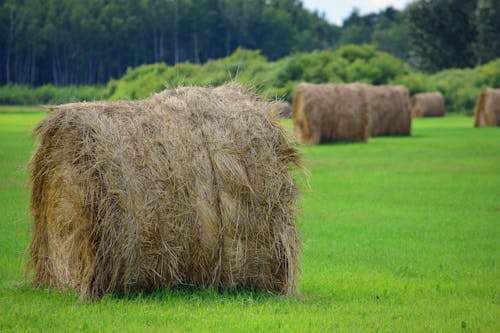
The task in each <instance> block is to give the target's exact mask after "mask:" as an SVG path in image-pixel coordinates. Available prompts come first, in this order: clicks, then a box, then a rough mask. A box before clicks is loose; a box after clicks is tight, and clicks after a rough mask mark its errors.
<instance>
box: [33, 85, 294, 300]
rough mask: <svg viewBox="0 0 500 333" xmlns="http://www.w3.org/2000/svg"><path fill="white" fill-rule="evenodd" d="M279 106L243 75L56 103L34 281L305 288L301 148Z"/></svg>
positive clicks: (44, 159) (39, 158)
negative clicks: (296, 173) (140, 96)
mask: <svg viewBox="0 0 500 333" xmlns="http://www.w3.org/2000/svg"><path fill="white" fill-rule="evenodd" d="M271 109H272V105H271V104H269V103H267V102H265V101H263V100H261V99H259V98H258V97H256V95H254V94H253V92H249V91H248V90H246V89H244V88H242V87H240V86H237V85H226V86H223V87H219V88H213V89H210V88H179V89H175V90H171V91H168V92H164V93H160V94H157V95H154V96H152V97H151V98H149V99H147V100H144V101H139V102H98V103H77V104H67V105H62V106H57V107H53V108H52V111H51V112H50V113H49V115H48V117H47V118H46V119H45V120H43V121H42V122H41V123H40V124H39V125H38V126H37V128H36V129H35V134H36V135H37V136H38V138H39V140H40V144H39V146H38V148H37V150H36V151H35V153H34V155H33V157H32V159H31V162H30V169H31V179H30V182H31V187H32V195H31V211H32V215H33V219H34V226H33V238H32V241H31V244H30V265H29V269H30V270H32V271H33V282H34V284H35V285H44V286H49V287H53V288H56V289H64V288H74V289H77V290H78V291H79V293H80V295H81V297H82V298H84V299H89V300H92V299H96V298H99V297H101V296H102V295H104V294H107V293H110V292H114V291H116V292H128V291H131V290H135V289H141V290H151V289H154V288H159V287H170V286H175V285H181V284H186V285H196V286H208V287H216V288H232V287H239V286H244V287H250V288H257V289H263V290H267V291H271V292H276V293H281V294H285V295H292V294H294V292H295V291H296V280H297V273H298V258H299V248H300V243H299V239H298V236H297V230H296V226H295V219H296V217H295V211H296V209H295V208H296V200H297V190H296V186H295V183H294V180H293V178H292V176H291V173H290V171H291V170H290V169H291V168H293V165H299V163H300V158H299V155H298V152H297V150H296V149H295V148H294V147H293V146H292V145H291V143H290V141H289V139H288V138H287V137H286V135H285V131H284V129H283V128H282V127H281V126H280V124H279V120H278V119H277V118H276V117H275V116H273V115H272V114H271V112H270V110H271Z"/></svg>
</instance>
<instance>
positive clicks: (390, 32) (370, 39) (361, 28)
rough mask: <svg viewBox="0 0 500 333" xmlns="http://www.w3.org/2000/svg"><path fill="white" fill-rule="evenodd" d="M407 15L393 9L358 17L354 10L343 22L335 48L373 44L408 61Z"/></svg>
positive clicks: (357, 11)
mask: <svg viewBox="0 0 500 333" xmlns="http://www.w3.org/2000/svg"><path fill="white" fill-rule="evenodd" d="M406 17H407V14H406V12H405V11H398V10H396V9H394V8H393V7H390V6H389V7H387V8H386V9H385V10H382V11H380V12H379V13H371V14H367V15H360V14H359V10H358V9H356V8H355V9H354V10H353V11H352V13H351V15H350V16H349V17H348V18H347V19H345V20H344V24H343V26H342V30H341V34H340V37H339V38H338V40H337V41H336V43H335V46H337V47H338V46H342V45H348V44H374V45H376V46H377V47H378V49H380V50H381V51H385V52H388V53H390V54H392V55H394V56H396V57H398V58H401V59H403V60H408V50H409V45H408V28H407V19H406Z"/></svg>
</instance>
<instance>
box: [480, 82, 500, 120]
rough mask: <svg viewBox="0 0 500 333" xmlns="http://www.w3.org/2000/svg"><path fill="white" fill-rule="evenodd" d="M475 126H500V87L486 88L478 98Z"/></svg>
mask: <svg viewBox="0 0 500 333" xmlns="http://www.w3.org/2000/svg"><path fill="white" fill-rule="evenodd" d="M474 119H475V120H474V126H475V127H482V126H500V89H491V88H486V89H485V90H483V91H482V92H481V94H480V95H479V97H478V99H477V103H476V107H475V109H474Z"/></svg>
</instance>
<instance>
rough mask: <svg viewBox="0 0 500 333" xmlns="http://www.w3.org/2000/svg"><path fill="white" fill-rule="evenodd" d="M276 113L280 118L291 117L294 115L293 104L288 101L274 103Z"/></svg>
mask: <svg viewBox="0 0 500 333" xmlns="http://www.w3.org/2000/svg"><path fill="white" fill-rule="evenodd" d="M274 104H275V108H274V113H275V114H276V115H277V116H278V117H280V118H285V119H288V118H291V117H292V111H293V110H292V106H291V105H290V103H288V102H283V101H277V102H275V103H274Z"/></svg>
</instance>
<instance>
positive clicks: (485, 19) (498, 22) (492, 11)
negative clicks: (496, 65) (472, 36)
mask: <svg viewBox="0 0 500 333" xmlns="http://www.w3.org/2000/svg"><path fill="white" fill-rule="evenodd" d="M476 25H477V47H476V56H477V58H478V60H479V62H480V63H481V62H486V61H490V60H493V59H495V58H497V57H499V56H500V38H499V37H498V36H499V34H500V1H498V0H478V2H477V9H476Z"/></svg>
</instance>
